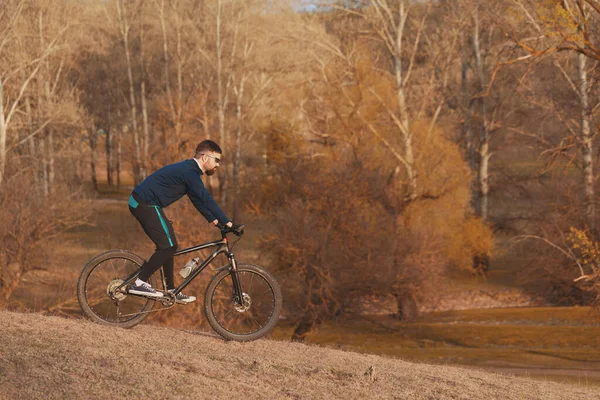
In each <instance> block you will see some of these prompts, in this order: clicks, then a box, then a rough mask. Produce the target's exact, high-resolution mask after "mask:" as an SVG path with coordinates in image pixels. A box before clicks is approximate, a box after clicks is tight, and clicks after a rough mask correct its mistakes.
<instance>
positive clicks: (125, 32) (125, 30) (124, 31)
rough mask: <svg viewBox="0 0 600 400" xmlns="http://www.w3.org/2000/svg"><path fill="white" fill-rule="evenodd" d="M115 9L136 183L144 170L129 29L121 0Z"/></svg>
mask: <svg viewBox="0 0 600 400" xmlns="http://www.w3.org/2000/svg"><path fill="white" fill-rule="evenodd" d="M117 11H118V13H119V20H120V21H119V23H120V25H121V35H122V36H123V37H122V39H123V46H124V47H125V60H126V62H127V80H128V82H129V103H130V104H129V107H130V111H131V128H132V129H133V143H134V148H135V154H134V156H135V158H134V160H135V161H134V166H133V169H134V181H135V182H134V183H135V184H136V185H137V184H138V183H140V182H141V181H142V176H143V175H144V171H143V168H142V162H141V149H140V138H139V132H138V126H137V118H136V116H137V107H136V102H135V86H134V83H133V71H132V66H131V54H130V51H129V29H130V25H128V22H127V16H126V9H125V7H124V4H123V0H118V1H117Z"/></svg>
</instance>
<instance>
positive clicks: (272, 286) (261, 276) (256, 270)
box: [204, 264, 283, 342]
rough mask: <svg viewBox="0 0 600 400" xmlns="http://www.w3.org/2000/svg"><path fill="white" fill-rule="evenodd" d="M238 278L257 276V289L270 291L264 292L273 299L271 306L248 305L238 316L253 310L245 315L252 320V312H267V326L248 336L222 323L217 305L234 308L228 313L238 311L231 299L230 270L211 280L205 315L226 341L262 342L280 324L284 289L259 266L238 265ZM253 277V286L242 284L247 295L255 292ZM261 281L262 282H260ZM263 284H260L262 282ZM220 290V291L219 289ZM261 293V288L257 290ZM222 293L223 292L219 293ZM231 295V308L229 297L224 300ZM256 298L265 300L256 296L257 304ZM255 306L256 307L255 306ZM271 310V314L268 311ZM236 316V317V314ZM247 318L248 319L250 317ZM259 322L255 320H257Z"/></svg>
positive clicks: (205, 298)
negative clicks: (216, 293)
mask: <svg viewBox="0 0 600 400" xmlns="http://www.w3.org/2000/svg"><path fill="white" fill-rule="evenodd" d="M237 272H238V277H239V278H240V280H242V281H243V280H244V279H245V278H247V275H248V274H251V276H252V277H257V282H258V283H257V284H256V287H257V288H258V287H259V286H260V285H262V286H263V287H265V288H268V289H267V291H270V294H269V293H265V294H266V296H264V297H266V298H270V297H272V304H268V303H266V302H263V304H254V303H252V304H253V305H249V306H248V308H247V309H246V310H244V311H239V310H237V311H238V314H237V315H238V316H239V315H241V314H245V313H246V312H248V311H250V310H251V309H252V311H251V312H250V313H248V314H245V315H246V316H247V317H249V318H252V316H250V314H251V313H256V312H258V311H264V314H265V315H266V314H269V315H266V321H265V322H264V324H262V325H260V323H259V325H260V326H259V329H257V330H255V331H252V332H248V333H239V332H232V331H231V328H229V329H228V327H227V326H225V325H227V324H226V323H225V321H223V317H220V316H219V315H216V311H217V310H216V309H217V308H218V306H217V303H218V304H223V305H226V307H229V306H230V307H232V309H230V310H229V311H228V313H231V311H232V310H235V304H234V302H233V300H232V298H231V297H232V294H233V287H232V284H230V283H227V282H228V281H229V282H230V281H231V279H229V280H227V277H230V276H231V272H230V271H229V270H223V271H221V272H219V273H218V274H217V275H215V276H214V277H213V278H212V280H211V281H210V283H209V284H208V287H207V289H206V293H205V295H204V313H205V315H206V318H207V320H208V322H209V324H210V326H211V327H212V328H213V329H214V331H215V332H217V333H218V334H219V335H220V336H222V337H223V338H225V339H228V340H236V341H242V342H247V341H252V340H256V339H259V338H261V337H263V336H265V335H266V334H267V333H269V332H270V331H271V330H272V329H273V327H275V324H277V320H278V318H279V314H280V313H281V308H282V305H283V298H282V295H281V289H280V287H279V284H278V283H277V281H276V280H275V278H274V277H273V276H272V275H271V274H270V273H269V272H267V271H266V270H265V269H264V268H262V267H260V266H258V265H252V264H239V265H238V271H237ZM253 279H254V278H251V281H250V284H248V282H242V291H243V292H244V293H247V291H252V284H253V283H252V280H253ZM261 280H262V281H261ZM259 281H260V282H259ZM223 283H225V284H224V288H221V286H223ZM218 288H219V290H217V289H218ZM228 290H230V292H228ZM257 290H260V289H257ZM221 291H222V292H223V293H220V292H221ZM215 292H219V295H221V300H219V299H218V297H217V298H215ZM228 293H229V296H230V297H229V299H230V302H231V303H230V305H227V304H228V301H227V299H226V298H224V297H223V296H227V294H228ZM250 297H252V294H250ZM257 299H262V297H260V298H257V297H255V298H254V299H253V300H252V302H254V301H256V300H257ZM253 306H254V307H253ZM266 310H268V311H266ZM234 315H236V314H235V313H234ZM247 317H246V318H247ZM255 321H256V319H255Z"/></svg>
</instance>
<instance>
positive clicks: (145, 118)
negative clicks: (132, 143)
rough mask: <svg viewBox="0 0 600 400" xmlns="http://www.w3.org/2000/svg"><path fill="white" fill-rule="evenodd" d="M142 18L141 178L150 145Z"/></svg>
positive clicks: (146, 167) (144, 176)
mask: <svg viewBox="0 0 600 400" xmlns="http://www.w3.org/2000/svg"><path fill="white" fill-rule="evenodd" d="M143 26H144V25H143V20H142V21H141V22H140V66H141V74H142V76H141V81H142V83H141V88H140V91H141V93H140V94H141V99H142V122H143V128H144V137H143V144H144V147H143V149H144V152H143V159H142V171H141V174H142V178H144V179H145V178H146V171H147V170H148V169H149V160H148V149H149V147H150V131H149V129H148V107H147V105H146V104H147V101H146V70H145V67H144V27H143Z"/></svg>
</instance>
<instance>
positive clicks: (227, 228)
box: [216, 222, 246, 236]
mask: <svg viewBox="0 0 600 400" xmlns="http://www.w3.org/2000/svg"><path fill="white" fill-rule="evenodd" d="M216 226H217V228H219V229H220V230H221V233H233V234H234V235H236V236H242V235H243V234H244V228H245V227H246V225H244V224H241V225H238V224H234V223H232V222H229V223H228V224H227V225H223V224H222V223H220V222H217V223H216Z"/></svg>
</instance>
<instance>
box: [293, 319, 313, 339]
mask: <svg viewBox="0 0 600 400" xmlns="http://www.w3.org/2000/svg"><path fill="white" fill-rule="evenodd" d="M315 325H316V324H315V321H314V319H313V318H312V317H311V316H310V315H306V316H304V317H303V318H302V319H301V320H300V322H298V325H296V329H294V333H292V342H303V341H304V339H306V336H307V335H308V334H310V333H311V332H312V331H313V330H314V328H315Z"/></svg>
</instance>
